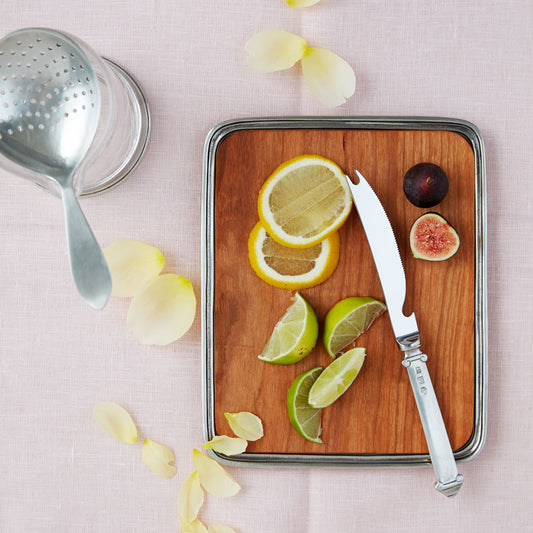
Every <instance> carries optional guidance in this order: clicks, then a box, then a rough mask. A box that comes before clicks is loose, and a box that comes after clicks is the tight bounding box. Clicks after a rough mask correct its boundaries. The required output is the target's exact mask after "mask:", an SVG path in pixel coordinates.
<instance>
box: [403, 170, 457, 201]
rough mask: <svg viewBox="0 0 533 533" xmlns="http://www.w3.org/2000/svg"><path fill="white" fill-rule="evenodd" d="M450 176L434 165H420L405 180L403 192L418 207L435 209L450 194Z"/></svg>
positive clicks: (406, 174) (409, 171)
mask: <svg viewBox="0 0 533 533" xmlns="http://www.w3.org/2000/svg"><path fill="white" fill-rule="evenodd" d="M448 187H449V182H448V176H447V175H446V172H444V170H442V168H440V167H439V166H438V165H435V164H434V163H418V164H416V165H415V166H413V167H411V168H410V169H409V170H408V171H407V172H406V173H405V176H404V178H403V192H404V193H405V196H407V199H408V200H409V201H410V202H411V203H412V204H413V205H415V206H416V207H424V208H426V207H433V206H435V205H437V204H438V203H440V202H442V200H444V197H445V196H446V194H447V193H448Z"/></svg>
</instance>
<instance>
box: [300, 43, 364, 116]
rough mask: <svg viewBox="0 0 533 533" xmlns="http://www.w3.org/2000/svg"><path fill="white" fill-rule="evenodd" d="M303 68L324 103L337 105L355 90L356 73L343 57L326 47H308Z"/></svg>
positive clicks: (315, 92) (309, 83)
mask: <svg viewBox="0 0 533 533" xmlns="http://www.w3.org/2000/svg"><path fill="white" fill-rule="evenodd" d="M302 70H303V73H304V77H305V80H306V81H307V84H308V85H309V88H310V89H311V92H312V93H313V95H314V96H315V98H317V99H318V100H319V101H320V102H321V103H322V104H324V105H325V106H327V107H335V106H338V105H341V104H344V103H345V102H346V99H347V98H350V96H352V95H353V94H354V92H355V73H354V71H353V69H352V67H351V66H350V65H349V64H348V63H347V62H346V61H344V59H342V58H341V57H339V56H338V55H337V54H334V53H333V52H331V51H329V50H326V49H324V48H308V49H307V50H306V51H305V53H304V55H303V57H302Z"/></svg>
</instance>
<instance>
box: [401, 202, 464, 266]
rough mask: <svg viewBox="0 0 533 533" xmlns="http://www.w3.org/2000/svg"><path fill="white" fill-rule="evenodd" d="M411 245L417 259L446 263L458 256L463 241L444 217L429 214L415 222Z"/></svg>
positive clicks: (433, 213)
mask: <svg viewBox="0 0 533 533" xmlns="http://www.w3.org/2000/svg"><path fill="white" fill-rule="evenodd" d="M409 244H410V246H411V252H413V256H414V257H415V258H416V259H424V260H425V261H445V260H446V259H450V257H452V256H454V255H455V254H456V252H457V250H458V249H459V245H460V244H461V240H460V239H459V235H458V234H457V231H455V228H454V227H453V226H452V225H451V224H450V223H449V222H448V221H447V220H446V219H445V218H444V217H443V216H442V215H439V214H438V213H435V212H429V213H424V214H423V215H422V216H420V217H418V218H417V219H416V220H415V221H414V222H413V225H412V227H411V231H410V233H409Z"/></svg>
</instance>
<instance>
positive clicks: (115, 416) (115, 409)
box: [93, 402, 137, 444]
mask: <svg viewBox="0 0 533 533" xmlns="http://www.w3.org/2000/svg"><path fill="white" fill-rule="evenodd" d="M93 418H94V419H95V420H96V422H97V424H98V425H99V426H100V427H101V428H102V429H104V430H105V431H107V432H108V433H110V434H111V435H113V437H115V438H117V439H118V440H119V441H121V442H125V443H126V444H133V443H134V442H137V427H136V426H135V422H134V421H133V419H132V418H131V415H130V414H129V413H128V411H126V409H124V407H122V406H120V405H118V404H117V403H114V402H101V403H99V404H97V405H95V406H94V408H93Z"/></svg>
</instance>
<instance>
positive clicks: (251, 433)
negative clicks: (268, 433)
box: [224, 411, 263, 440]
mask: <svg viewBox="0 0 533 533" xmlns="http://www.w3.org/2000/svg"><path fill="white" fill-rule="evenodd" d="M224 416H225V417H226V418H227V420H228V422H229V426H230V428H231V430H232V431H233V433H235V435H237V437H241V438H242V439H246V440H258V439H260V438H261V437H262V436H263V423H262V422H261V419H260V418H259V417H258V416H257V415H254V414H253V413H249V412H248V411H241V412H240V413H224Z"/></svg>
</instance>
